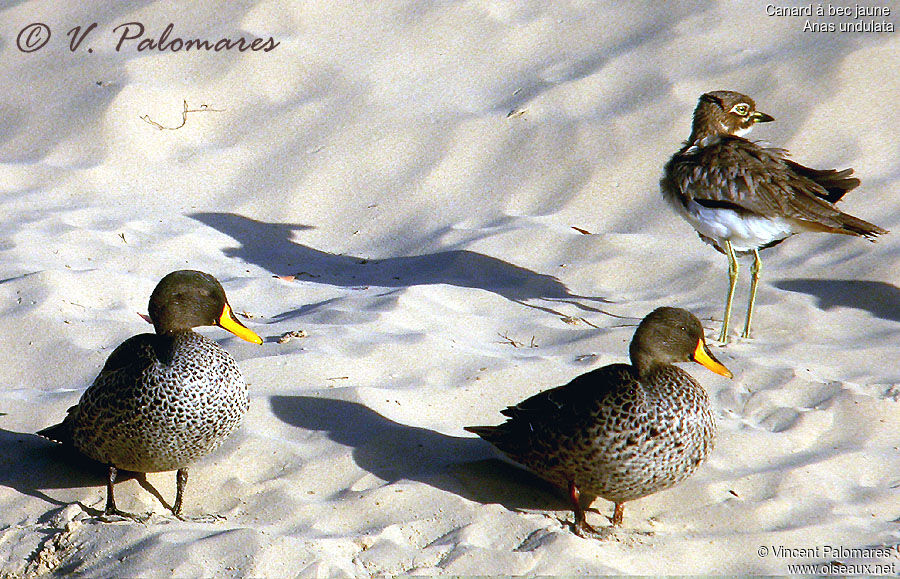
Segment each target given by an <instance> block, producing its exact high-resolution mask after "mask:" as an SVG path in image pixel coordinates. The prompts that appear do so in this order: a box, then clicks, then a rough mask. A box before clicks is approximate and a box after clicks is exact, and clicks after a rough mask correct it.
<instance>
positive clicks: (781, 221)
mask: <svg viewBox="0 0 900 579" xmlns="http://www.w3.org/2000/svg"><path fill="white" fill-rule="evenodd" d="M772 120H774V119H773V118H772V117H770V116H769V115H767V114H765V113H761V112H758V111H757V110H756V104H755V103H754V102H753V99H751V98H750V97H748V96H746V95H742V94H740V93H737V92H732V91H715V92H710V93H707V94H704V95H703V96H701V97H700V101H699V103H698V104H697V108H696V109H695V111H694V122H693V127H692V130H691V136H690V138H689V139H688V140H687V142H686V143H685V144H684V147H682V149H681V150H680V151H678V152H677V153H676V154H675V155H674V156H673V157H672V159H671V160H670V161H669V162H668V164H667V165H666V168H665V173H664V175H663V178H662V180H661V181H660V188H661V189H662V194H663V197H664V198H665V199H666V200H667V201H668V202H669V203H670V204H671V205H672V207H673V208H674V209H675V210H676V211H677V212H678V213H679V214H680V215H681V216H682V217H684V218H685V219H686V220H687V221H688V222H689V223H690V224H691V225H692V226H693V227H694V229H696V230H697V232H698V233H699V234H700V237H701V238H702V239H703V240H704V241H706V242H708V243H710V244H712V245H713V246H715V248H716V249H718V250H719V251H720V252H722V253H724V254H725V255H726V256H727V257H728V259H729V282H730V286H729V292H728V298H727V300H726V308H725V320H724V322H723V325H722V332H721V334H720V336H719V339H720V341H723V342H724V341H725V340H726V338H727V334H728V324H729V320H730V316H731V302H732V300H733V298H734V285H735V282H736V280H737V271H738V265H737V261H736V258H735V255H734V254H735V253H742V252H748V253H752V254H753V256H754V263H753V269H752V270H751V273H752V278H751V286H750V288H751V289H750V302H749V306H748V309H747V321H746V323H745V325H744V332H743V336H744V337H747V336H749V335H750V320H751V317H752V314H753V302H754V300H755V297H756V287H757V283H758V281H759V271H760V269H761V263H760V260H759V253H758V251H759V250H760V249H764V248H766V247H771V246H773V245H776V244H778V243H781V242H782V241H784V240H785V239H787V238H788V237H790V236H791V235H794V234H796V233H800V232H803V231H820V232H827V233H841V234H845V235H855V236H860V237H866V238H869V239H872V238H874V237H875V236H877V235H881V234H884V233H887V231H886V230H884V229H882V228H880V227H878V226H877V225H873V224H872V223H869V222H867V221H864V220H862V219H859V218H857V217H854V216H852V215H848V214H847V213H843V212H842V211H840V210H839V209H838V208H837V207H835V205H834V203H835V202H837V201H838V200H840V199H841V198H842V197H843V196H844V194H845V193H847V191H850V190H852V189H854V188H855V187H857V186H858V185H859V179H856V178H853V177H850V175H851V174H852V173H853V169H844V170H843V171H836V170H834V169H828V170H818V169H810V168H809V167H804V166H803V165H800V164H799V163H795V162H793V161H790V160H788V159H786V158H785V156H786V152H785V151H784V150H783V149H772V148H765V147H761V146H759V145H757V144H756V143H754V142H752V141H749V140H747V139H744V138H743V136H742V135H745V134H747V133H748V132H749V131H750V130H751V129H752V128H753V125H754V124H756V123H757V122H768V121H772Z"/></svg>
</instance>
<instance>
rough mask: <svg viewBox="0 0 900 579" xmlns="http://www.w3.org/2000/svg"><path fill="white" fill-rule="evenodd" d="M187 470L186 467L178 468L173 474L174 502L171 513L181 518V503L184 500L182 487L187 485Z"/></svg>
mask: <svg viewBox="0 0 900 579" xmlns="http://www.w3.org/2000/svg"><path fill="white" fill-rule="evenodd" d="M187 480H188V471H187V469H186V468H179V469H178V472H177V473H176V474H175V504H174V505H172V514H174V515H175V516H176V517H178V518H179V519H180V518H181V505H182V502H183V501H184V487H186V486H187Z"/></svg>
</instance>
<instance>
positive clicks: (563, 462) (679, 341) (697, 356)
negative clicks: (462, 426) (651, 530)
mask: <svg viewBox="0 0 900 579" xmlns="http://www.w3.org/2000/svg"><path fill="white" fill-rule="evenodd" d="M630 355H631V364H630V365H629V364H612V365H610V366H605V367H603V368H598V369H596V370H593V371H591V372H588V373H587V374H584V375H582V376H579V377H577V378H575V379H574V380H572V381H571V382H569V383H568V384H566V385H564V386H560V387H558V388H553V389H552V390H547V391H544V392H541V393H540V394H537V395H535V396H532V397H531V398H528V399H526V400H524V401H522V402H520V403H519V404H516V405H515V406H511V407H509V408H506V409H505V410H502V411H501V413H502V414H504V415H505V416H507V417H509V419H508V420H507V421H506V422H505V423H503V424H500V425H498V426H472V427H466V430H468V431H469V432H474V433H475V434H477V435H478V436H480V437H482V438H484V439H485V440H487V441H488V442H490V443H491V444H493V445H494V446H496V447H497V448H498V449H500V450H501V451H503V452H504V453H505V454H507V455H508V456H509V457H510V458H512V459H513V460H515V461H516V462H519V463H520V464H522V465H524V466H526V467H528V468H529V469H531V470H532V471H534V472H535V473H537V474H538V475H540V476H541V477H543V478H545V479H546V480H548V481H550V482H551V483H553V484H555V485H556V486H558V487H560V488H563V489H567V490H568V492H569V497H570V499H571V501H572V508H573V510H574V512H575V524H574V529H575V532H576V533H578V534H581V533H582V531H583V530H588V531H593V529H592V528H591V527H590V526H589V525H588V524H587V522H586V521H585V518H584V507H585V506H586V505H588V504H590V502H592V501H593V500H594V499H595V498H596V497H602V498H604V499H607V500H610V501H613V502H614V503H615V504H616V508H615V515H614V517H613V525H619V524H621V522H622V514H623V505H624V503H625V502H626V501H630V500H634V499H638V498H641V497H645V496H647V495H649V494H652V493H655V492H657V491H661V490H663V489H667V488H669V487H671V486H673V485H675V484H677V483H678V482H680V481H682V480H684V479H685V478H687V477H688V476H690V474H691V473H693V472H694V470H695V469H696V468H697V467H698V466H699V465H700V463H701V462H703V460H704V459H705V458H706V457H707V455H708V454H709V452H710V451H711V450H712V448H713V443H714V440H715V433H716V426H715V420H714V418H713V415H712V412H711V411H710V408H709V399H708V397H707V395H706V392H705V391H704V390H703V388H702V387H701V386H700V385H699V384H697V382H696V381H694V379H693V378H691V376H690V375H689V374H688V373H687V372H685V371H684V370H682V369H681V368H679V367H677V366H674V365H673V363H674V362H687V361H695V362H698V363H700V364H703V365H704V366H706V367H707V368H709V369H710V370H712V371H713V372H716V373H719V374H722V375H724V376H728V377H731V373H730V372H729V371H728V370H727V369H726V368H725V367H724V366H722V365H721V364H720V363H719V362H718V361H717V360H716V359H715V358H713V357H712V355H711V354H710V353H709V350H708V349H707V347H706V343H705V341H704V339H703V328H702V326H701V325H700V322H699V320H697V318H695V317H694V316H693V315H692V314H691V313H690V312H687V311H686V310H682V309H677V308H658V309H656V310H654V311H653V312H651V313H650V314H649V315H647V317H645V318H644V320H643V321H642V322H641V324H640V325H639V326H638V329H637V331H636V332H635V334H634V338H633V339H632V342H631V347H630Z"/></svg>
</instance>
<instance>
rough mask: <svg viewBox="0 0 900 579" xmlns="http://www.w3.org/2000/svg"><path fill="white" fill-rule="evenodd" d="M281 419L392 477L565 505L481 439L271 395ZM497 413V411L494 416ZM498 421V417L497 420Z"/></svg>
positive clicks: (354, 406)
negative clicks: (349, 450) (324, 436)
mask: <svg viewBox="0 0 900 579" xmlns="http://www.w3.org/2000/svg"><path fill="white" fill-rule="evenodd" d="M270 405H271V407H272V411H273V413H274V414H275V416H277V417H278V418H279V419H280V420H283V421H284V422H285V423H287V424H290V425H292V426H296V427H299V428H304V429H306V430H316V431H321V432H325V433H326V434H327V435H328V438H330V439H331V440H333V441H334V442H337V443H338V444H341V445H344V446H348V447H351V448H352V449H353V460H354V461H355V462H356V464H357V465H358V466H359V467H360V468H362V469H364V470H366V471H368V472H370V473H372V474H373V475H375V476H377V477H378V478H380V479H382V480H385V481H388V482H394V481H398V480H414V481H418V482H422V483H424V484H427V485H429V486H432V487H435V488H439V489H441V490H444V491H447V492H450V493H454V494H456V495H459V496H461V497H463V498H466V499H468V500H471V501H475V502H478V503H482V504H491V503H498V504H501V505H503V506H504V507H506V508H508V509H544V510H546V509H557V510H565V509H567V508H568V507H567V504H566V502H565V501H564V500H563V496H562V494H561V492H559V491H557V490H556V489H555V488H554V487H553V486H551V485H550V484H549V483H547V482H545V481H544V480H542V479H540V478H538V477H537V476H536V475H533V474H532V473H530V472H528V471H526V470H524V469H522V468H519V467H516V466H514V465H512V464H508V463H506V462H504V461H502V460H499V459H497V458H490V457H492V456H497V455H496V453H495V452H494V451H493V449H492V447H491V445H490V444H488V443H487V442H485V441H483V440H481V439H480V438H474V437H472V438H469V437H456V436H448V435H446V434H441V433H439V432H435V431H433V430H428V429H427V428H419V427H415V426H405V425H403V424H399V423H397V422H394V421H392V420H390V419H388V418H386V417H384V416H382V415H380V414H378V413H377V412H375V411H374V410H372V409H370V408H367V407H366V406H363V405H362V404H359V403H357V402H348V401H346V400H337V399H333V398H317V397H312V396H273V397H272V398H271V399H270ZM499 418H502V417H501V416H500V415H499V414H498V419H499ZM498 422H499V420H498Z"/></svg>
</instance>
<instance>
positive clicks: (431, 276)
mask: <svg viewBox="0 0 900 579" xmlns="http://www.w3.org/2000/svg"><path fill="white" fill-rule="evenodd" d="M190 217H191V218H193V219H195V220H197V221H199V222H201V223H203V224H204V225H207V226H209V227H212V228H214V229H216V230H218V231H220V232H222V233H224V234H226V235H228V236H229V237H232V238H233V239H234V240H235V241H237V242H238V243H239V244H240V245H239V247H235V248H228V249H225V250H224V251H223V252H224V253H225V255H227V256H229V257H235V258H238V259H241V260H243V261H245V262H247V263H253V264H255V265H258V266H260V267H262V268H264V269H267V270H268V271H270V272H272V273H273V274H275V275H277V276H282V277H283V276H293V277H294V278H296V279H308V280H312V281H315V282H319V283H324V284H329V285H334V286H341V287H360V286H376V287H386V288H401V287H410V286H417V285H432V284H448V285H455V286H458V287H466V288H475V289H482V290H485V291H490V292H493V293H496V294H498V295H500V296H503V297H505V298H506V299H508V300H511V301H514V302H517V303H520V304H522V305H526V306H529V307H534V308H537V309H542V310H545V311H548V312H550V313H554V314H557V313H558V312H556V311H554V310H553V309H552V308H549V307H544V306H538V305H535V304H527V303H525V302H526V301H528V300H533V299H544V300H555V301H561V302H565V303H569V304H572V305H574V306H576V307H578V308H580V309H582V310H586V311H591V312H600V313H605V312H603V311H602V310H600V309H598V308H595V307H592V306H589V305H586V304H583V303H581V302H580V301H579V300H581V301H591V302H597V303H608V300H605V299H603V298H600V297H588V296H580V295H574V294H572V293H571V292H570V291H569V289H568V288H567V287H566V285H565V284H563V283H562V282H561V281H560V280H559V279H557V278H556V277H553V276H551V275H546V274H540V273H536V272H534V271H531V270H529V269H526V268H524V267H520V266H517V265H513V264H511V263H508V262H506V261H503V260H501V259H497V258H495V257H491V256H488V255H483V254H480V253H476V252H474V251H468V250H463V249H453V250H447V251H440V252H437V253H430V254H425V255H413V256H401V257H389V258H384V259H366V258H363V257H360V256H352V255H338V254H334V253H329V252H326V251H321V250H318V249H315V248H313V247H310V246H308V245H303V244H301V243H297V242H296V241H293V240H292V237H293V236H294V232H296V231H304V230H309V229H312V227H311V226H309V225H302V224H296V223H266V222H263V221H257V220H255V219H250V218H248V217H243V216H241V215H237V214H234V213H193V214H191V215H190Z"/></svg>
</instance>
